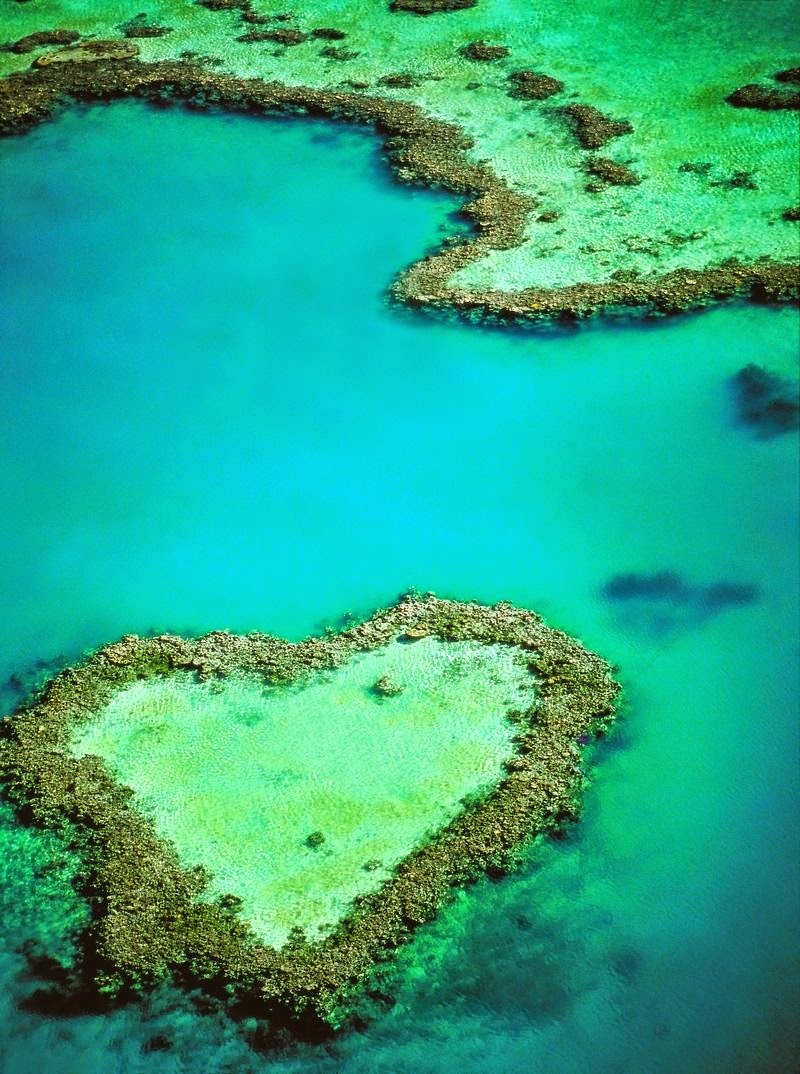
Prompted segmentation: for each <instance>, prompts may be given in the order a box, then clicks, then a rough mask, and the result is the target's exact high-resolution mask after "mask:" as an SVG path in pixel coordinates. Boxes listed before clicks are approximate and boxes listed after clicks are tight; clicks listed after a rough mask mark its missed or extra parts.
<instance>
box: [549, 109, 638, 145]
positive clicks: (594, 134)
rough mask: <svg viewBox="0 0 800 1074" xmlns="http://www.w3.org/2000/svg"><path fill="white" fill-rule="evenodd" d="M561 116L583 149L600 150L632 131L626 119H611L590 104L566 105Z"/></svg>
mask: <svg viewBox="0 0 800 1074" xmlns="http://www.w3.org/2000/svg"><path fill="white" fill-rule="evenodd" d="M561 114H562V115H563V116H565V117H566V118H567V120H568V121H569V123H570V125H571V126H572V129H573V130H574V132H575V137H576V138H577V139H578V141H579V143H580V144H581V146H582V148H583V149H601V148H602V147H603V146H604V145H605V144H606V142H609V141H610V140H611V139H612V138H619V137H620V135H623V134H630V133H631V132H632V131H633V126H632V124H631V123H629V122H628V120H627V119H612V118H611V116H607V115H606V114H605V112H601V111H600V109H599V108H594V107H593V106H592V105H590V104H568V105H566V106H565V107H564V108H562V109H561Z"/></svg>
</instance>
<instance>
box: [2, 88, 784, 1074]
mask: <svg viewBox="0 0 800 1074" xmlns="http://www.w3.org/2000/svg"><path fill="white" fill-rule="evenodd" d="M0 150H1V152H0V204H2V206H3V210H4V211H3V212H2V213H0V258H2V265H0V281H1V282H0V288H1V289H2V293H0V307H1V308H2V310H3V316H2V319H1V320H0V412H1V413H2V415H3V420H2V423H0V497H1V498H2V501H1V502H2V504H3V512H2V519H3V524H2V526H0V606H1V607H2V608H3V615H2V617H0V664H1V665H2V668H1V670H0V675H2V678H3V679H4V680H5V679H6V677H8V676H17V677H18V678H16V679H15V678H12V679H10V681H9V682H8V683H7V685H6V687H5V690H4V695H5V697H6V701H7V705H11V704H13V703H14V701H15V699H16V698H17V697H18V696H19V692H20V687H23V688H24V685H25V683H32V682H34V681H35V680H36V678H37V676H38V677H40V676H41V675H42V674H45V673H46V671H47V667H45V666H43V663H42V662H44V664H45V665H47V664H48V663H49V662H54V663H55V664H58V663H59V662H63V661H65V660H70V659H73V658H75V657H76V656H77V655H79V654H80V652H81V651H82V650H83V649H85V648H86V647H89V646H94V645H98V644H102V643H103V642H105V641H108V640H111V639H113V638H115V637H117V636H119V635H120V634H122V633H124V632H126V631H139V632H144V631H148V630H151V629H153V630H164V629H170V630H177V631H185V632H191V633H198V632H201V631H205V630H208V629H213V628H217V627H228V628H230V629H233V630H250V629H261V630H267V631H271V632H275V633H280V634H284V635H285V636H287V637H290V638H299V637H301V636H303V635H306V634H308V633H310V632H313V631H316V630H318V629H320V627H321V626H323V625H325V624H326V623H335V622H336V621H337V620H338V617H339V616H340V615H341V614H342V613H343V612H345V611H350V612H353V613H355V614H362V613H363V614H367V613H369V612H370V611H372V610H373V609H374V608H375V607H376V606H378V605H381V604H384V603H386V602H387V601H390V600H392V599H393V598H394V597H395V595H396V594H397V593H398V592H400V591H401V590H404V589H406V588H408V587H409V586H411V585H416V586H417V587H419V588H420V589H423V590H427V589H432V590H435V591H436V592H438V593H439V594H440V595H442V596H453V597H457V598H462V599H465V598H470V597H474V598H478V599H480V600H485V601H494V600H497V599H501V598H506V599H510V600H512V601H514V602H516V603H519V604H521V605H525V606H530V607H534V608H535V609H536V610H538V611H539V612H541V613H542V614H543V615H545V616H546V618H547V619H548V621H549V622H550V623H552V624H553V625H555V626H558V627H561V628H563V629H566V630H568V631H570V632H572V633H574V634H576V635H577V636H579V637H580V638H581V639H582V640H583V641H584V642H585V643H586V644H587V645H589V646H590V647H592V648H594V649H596V650H597V651H598V652H600V653H601V654H602V655H604V656H605V657H607V658H608V659H609V660H611V661H613V662H615V663H618V664H619V665H620V667H621V677H622V679H623V681H624V684H625V689H626V704H625V709H624V713H623V718H622V720H621V722H620V724H619V727H618V730H617V732H616V733H615V734H614V735H613V736H612V738H611V740H610V741H609V742H607V743H606V744H604V745H603V746H602V747H600V748H598V749H597V750H596V751H595V754H594V756H593V764H592V768H591V773H590V774H591V783H590V785H589V786H588V788H587V791H586V796H585V808H584V815H583V817H582V820H581V822H580V823H579V824H578V825H577V826H575V827H574V828H573V829H572V830H571V831H570V832H569V834H568V835H567V837H566V838H565V839H563V840H560V841H557V842H553V841H546V842H542V843H541V844H539V845H537V846H536V847H535V848H534V850H533V852H532V854H531V856H530V860H529V861H528V863H527V864H526V866H525V867H524V868H523V869H521V870H520V871H519V872H518V873H517V874H515V875H514V876H511V877H508V878H506V879H505V880H503V881H501V882H489V881H486V882H484V883H481V884H478V885H476V886H475V887H473V888H471V889H469V890H468V891H466V892H464V893H462V894H460V895H459V896H458V897H457V898H456V899H455V900H454V902H453V904H452V905H451V906H450V907H449V908H448V909H447V910H446V911H445V912H444V913H443V914H442V915H441V916H440V918H439V919H438V920H437V921H436V922H435V923H433V924H432V925H430V926H428V927H426V928H425V929H423V930H422V931H421V932H420V934H419V935H418V936H417V938H416V939H415V941H414V943H413V944H412V945H410V946H409V947H408V948H407V949H405V950H404V951H403V952H402V953H401V954H400V956H399V958H398V959H397V962H396V964H395V965H394V966H393V967H391V968H390V969H388V970H387V972H386V981H385V982H384V986H383V987H384V990H385V991H386V993H387V994H391V995H392V996H393V997H394V998H395V1000H396V1002H395V1003H394V1005H393V1006H391V1007H389V1006H385V1005H381V1006H378V1005H375V1009H372V1010H370V1011H369V1012H368V1013H369V1014H370V1018H369V1019H368V1020H367V1022H366V1024H365V1026H364V1028H363V1029H361V1030H358V1031H353V1032H350V1033H347V1034H344V1035H343V1036H341V1037H340V1038H338V1039H337V1040H336V1042H335V1043H333V1044H332V1045H330V1046H327V1047H325V1046H319V1047H315V1046H299V1047H298V1048H294V1049H290V1050H289V1051H288V1052H287V1053H286V1054H280V1055H276V1054H267V1055H265V1054H262V1053H257V1052H254V1051H252V1050H251V1049H250V1048H249V1047H248V1044H247V1042H246V1040H245V1038H244V1035H243V1033H242V1032H241V1031H239V1030H237V1029H236V1028H235V1027H234V1026H232V1025H231V1024H230V1023H228V1022H225V1021H224V1020H222V1019H220V1018H218V1017H217V1016H211V1015H208V1016H201V1015H199V1014H197V1013H195V1012H194V1011H193V1010H192V1008H191V1006H190V1004H189V1003H188V1002H187V1001H186V1000H184V999H183V998H181V997H180V996H176V995H173V994H171V993H168V992H162V993H159V994H158V995H156V996H154V997H153V999H152V1000H151V1001H150V1002H148V1003H147V1004H144V1005H143V1006H141V1007H134V1008H130V1009H127V1010H123V1011H120V1012H116V1013H114V1014H112V1015H108V1016H103V1017H100V1016H96V1015H85V1016H82V1017H78V1018H67V1019H58V1018H54V1017H46V1016H44V1015H42V1014H41V1013H37V1012H36V1011H32V1010H30V1009H28V1007H29V1005H26V1003H25V997H26V996H29V995H30V993H31V991H32V989H33V988H34V987H35V984H36V982H35V980H32V979H31V976H30V974H29V973H28V974H26V972H25V970H24V960H23V959H22V957H21V955H20V954H19V948H20V945H21V944H22V943H23V942H24V941H25V940H26V939H30V938H31V937H34V938H38V939H39V940H40V942H41V944H42V945H43V947H44V949H45V950H58V949H60V947H61V946H62V945H63V943H64V942H66V935H67V933H68V930H69V927H70V926H73V925H74V924H75V922H76V921H77V920H78V919H79V917H80V907H79V906H78V905H77V904H76V903H75V901H74V900H71V899H70V898H69V897H68V887H67V885H66V883H65V882H64V875H65V865H64V863H63V861H62V857H63V856H62V855H61V853H60V852H58V851H57V850H56V849H55V848H54V847H53V846H52V845H51V844H50V843H48V842H47V841H46V840H44V839H42V838H41V837H38V836H34V835H32V834H31V833H29V832H26V831H24V830H21V829H19V828H16V827H15V826H14V825H13V823H12V822H11V821H10V819H9V818H8V817H7V816H6V819H5V822H4V827H3V828H2V840H3V842H2V859H3V867H2V868H3V881H4V885H3V911H4V916H3V925H4V927H3V940H4V954H3V958H2V964H1V967H2V974H3V984H4V987H3V989H2V992H0V995H2V1004H3V1019H4V1025H5V1036H4V1038H3V1040H2V1041H0V1065H2V1069H3V1070H4V1071H8V1072H9V1074H28V1072H34V1071H36V1072H38V1071H41V1070H47V1071H53V1072H57V1074H67V1072H70V1074H71V1072H83V1071H86V1070H95V1069H100V1070H103V1071H119V1072H126V1074H127V1072H134V1071H137V1072H138V1071H140V1070H142V1071H144V1070H152V1071H159V1072H162V1071H163V1072H178V1071H180V1072H183V1071H192V1072H194V1071H203V1072H206V1071H234V1070H235V1071H250V1070H252V1071H263V1070H285V1071H292V1072H294V1071H298V1072H300V1071H302V1072H311V1071H320V1072H322V1071H324V1072H331V1074H332V1072H334V1071H336V1072H338V1071H346V1072H348V1074H350V1072H359V1074H362V1072H367V1071H369V1072H372V1071H392V1072H395V1071H398V1072H405V1071H408V1072H411V1071H423V1072H431V1074H433V1072H437V1074H438V1072H440V1071H441V1072H445V1071H452V1070H454V1069H464V1070H476V1071H484V1070H485V1071H489V1072H491V1071H495V1072H498V1074H499V1072H504V1074H505V1072H507V1071H517V1070H520V1069H522V1070H526V1071H534V1072H540V1071H541V1072H547V1074H550V1072H557V1074H562V1072H563V1074H573V1072H574V1074H577V1072H581V1074H582V1072H584V1071H588V1072H591V1074H595V1072H598V1074H606V1072H608V1074H611V1072H614V1074H616V1072H618V1071H647V1072H651V1071H652V1072H654V1074H655V1072H657V1074H662V1072H663V1074H684V1072H685V1074H695V1072H698V1071H702V1072H710V1074H763V1072H769V1074H783V1072H791V1071H793V1070H795V1069H796V1061H797V1056H798V1039H797V1037H798V1032H797V1031H798V1026H797V1016H796V1011H797V1009H798V1006H799V1005H798V998H800V995H799V993H800V988H798V985H799V984H800V980H798V977H799V976H800V973H799V971H798V954H799V953H800V952H799V951H798V948H800V943H799V942H798V938H797V930H796V917H797V908H798V900H799V899H800V884H799V883H798V881H799V879H800V877H799V876H798V860H800V855H799V854H798V851H800V832H799V831H798V822H797V812H798V797H799V795H798V791H800V787H799V786H798V782H799V781H798V766H797V756H798V754H797V747H798V733H797V704H796V698H797V673H796V653H797V642H798V616H797V610H798V609H797V603H798V602H797V593H798V585H797V581H798V578H797V561H796V542H797V537H798V533H797V530H798V525H797V518H798V497H797V438H796V436H793V435H789V436H784V437H777V438H773V439H761V438H759V437H758V436H756V435H755V434H754V431H753V429H751V428H749V427H747V426H745V425H743V424H741V423H740V422H739V421H737V417H736V412H735V409H734V407H733V402H732V397H731V391H730V384H729V380H730V377H731V376H732V375H733V374H735V373H736V371H737V370H739V369H740V368H741V367H742V366H744V365H745V364H747V363H748V362H757V363H759V364H762V365H765V366H767V367H768V368H770V369H772V370H774V371H776V372H781V373H783V374H785V375H787V376H793V377H796V375H797V369H796V355H797V347H798V321H797V313H796V311H793V310H788V309H785V310H779V311H775V310H769V309H758V308H754V307H735V306H732V307H729V308H726V309H720V310H717V311H713V312H709V313H705V314H702V315H699V316H692V317H684V318H680V319H676V320H671V321H662V322H658V323H653V324H631V325H624V324H615V325H613V326H612V325H594V326H591V327H586V328H584V329H582V330H580V331H578V332H564V331H560V330H559V331H556V330H551V331H537V332H516V333H511V332H501V331H491V330H479V329H476V328H474V327H467V326H463V325H456V324H447V323H440V322H436V321H432V320H429V319H426V318H424V317H423V316H421V315H412V314H409V313H404V312H402V311H396V310H391V309H388V308H387V306H386V304H385V301H384V289H385V287H386V286H387V285H388V283H389V282H390V280H391V278H392V276H393V274H394V273H395V272H397V271H398V270H399V269H400V268H401V267H402V266H403V265H405V264H406V263H408V262H409V261H410V260H411V259H412V258H415V257H417V256H419V254H420V252H422V251H423V250H425V249H426V248H429V247H431V246H432V245H433V244H434V243H435V242H437V241H438V240H439V239H440V238H441V235H442V229H443V228H444V229H445V230H452V229H453V228H454V227H455V226H456V224H455V223H454V222H453V221H452V219H451V218H450V216H449V215H448V214H449V213H451V212H452V210H453V209H454V208H455V207H456V203H455V202H454V201H453V200H451V199H449V198H447V197H444V196H441V195H435V194H432V193H430V192H425V191H418V192H414V191H410V190H408V189H400V188H398V187H395V186H393V185H392V183H391V182H390V181H389V178H388V172H387V171H386V169H385V167H384V165H383V163H382V162H381V160H380V156H379V153H378V151H377V149H376V147H375V143H374V142H373V140H372V139H370V137H369V136H368V135H366V134H363V133H360V132H356V131H350V130H345V129H341V130H340V129H332V128H328V127H325V126H322V125H317V124H314V123H294V124H293V123H288V122H287V123H284V122H272V121H260V122H259V121H254V120H248V119H245V118H242V117H239V118H236V119H230V118H224V117H220V116H215V117H203V116H197V115H192V114H186V113H182V112H177V111H176V112H166V113H153V112H149V111H147V110H145V109H144V108H142V107H140V106H138V105H133V104H120V105H115V106H112V107H102V108H97V109H94V110H90V111H83V112H74V113H71V114H68V115H65V116H63V117H62V118H60V119H59V120H58V121H57V122H55V123H53V124H51V125H49V126H45V127H42V128H40V129H39V130H36V131H34V132H32V133H31V134H30V135H28V136H26V137H25V138H24V139H19V140H10V141H7V142H5V143H4V144H3V145H2V147H0ZM9 210H10V211H9ZM662 571H670V572H674V573H675V574H676V575H678V576H679V577H680V579H681V580H682V583H683V584H676V585H673V586H671V587H667V588H666V591H664V590H663V589H662V590H661V591H659V590H658V589H657V587H655V588H654V587H651V589H650V591H649V593H648V592H645V591H642V592H640V594H639V596H638V597H630V598H628V599H619V598H616V599H615V598H614V596H613V594H614V592H615V590H614V589H613V587H612V589H611V590H607V589H606V588H605V587H606V586H607V585H608V582H609V580H610V579H612V578H613V577H615V576H617V575H619V574H622V573H626V572H637V573H639V574H643V575H648V576H650V575H653V574H655V573H656V572H662ZM720 583H724V584H725V586H724V587H721V586H720ZM20 680H21V681H20ZM156 1034H161V1035H163V1037H164V1039H163V1040H157V1043H158V1045H159V1046H161V1045H163V1046H164V1048H163V1049H162V1048H161V1047H156V1045H155V1044H154V1043H153V1041H154V1039H157V1038H156ZM167 1045H168V1047H167Z"/></svg>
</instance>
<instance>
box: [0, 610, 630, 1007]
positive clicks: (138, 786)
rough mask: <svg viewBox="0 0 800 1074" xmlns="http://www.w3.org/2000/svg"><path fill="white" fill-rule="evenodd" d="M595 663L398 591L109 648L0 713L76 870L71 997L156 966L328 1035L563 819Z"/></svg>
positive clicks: (121, 987) (599, 671)
mask: <svg viewBox="0 0 800 1074" xmlns="http://www.w3.org/2000/svg"><path fill="white" fill-rule="evenodd" d="M617 691H618V686H617V684H616V683H615V681H614V680H613V678H612V676H611V670H610V668H609V666H608V665H607V664H606V663H605V662H604V661H603V660H602V659H600V658H599V657H597V656H595V655H594V654H592V653H590V652H588V651H587V650H586V649H584V648H583V647H582V646H581V645H580V644H579V643H578V642H577V641H575V640H574V639H572V638H570V637H569V636H568V635H566V634H563V633H562V632H560V631H557V630H553V629H551V628H549V627H547V626H545V625H544V623H543V622H542V621H541V620H540V619H539V618H538V617H537V616H536V615H534V614H533V613H532V612H528V611H523V610H520V609H517V608H514V607H512V606H510V605H507V604H498V605H495V606H493V607H487V606H483V605H478V604H463V603H459V602H456V601H446V600H440V599H437V598H435V597H433V596H429V597H427V598H417V597H408V598H405V599H402V600H401V601H400V602H399V603H397V604H396V605H394V606H392V607H390V608H387V609H385V610H383V611H381V612H378V613H377V614H376V615H375V616H373V617H372V618H371V619H369V620H367V621H366V622H364V623H362V624H360V625H359V626H356V627H353V628H352V629H350V630H347V631H345V632H343V633H340V634H333V635H327V636H324V637H319V638H310V639H308V640H306V641H303V642H299V643H297V644H292V643H289V642H285V641H282V640H280V639H278V638H273V637H269V636H267V635H262V634H249V635H246V636H237V635H233V634H228V633H221V632H220V633H213V634H209V635H207V636H205V637H203V638H199V639H195V640H189V639H183V638H179V637H176V636H172V635H162V636H159V637H154V638H141V637H136V636H133V635H131V636H127V637H125V638H123V639H122V640H121V641H119V642H117V643H115V644H112V645H108V646H106V647H105V648H103V649H100V650H99V651H98V652H96V653H95V654H94V655H93V656H91V657H90V658H89V659H88V660H87V661H85V662H84V663H82V664H80V665H78V666H76V667H72V668H68V669H66V670H65V671H62V672H61V673H60V674H59V675H57V676H56V677H55V678H54V679H53V680H52V681H51V682H50V683H49V684H48V685H47V686H46V687H45V688H44V690H43V691H42V694H41V696H40V697H39V698H38V699H36V700H34V701H33V702H32V703H31V704H29V705H28V706H27V707H26V708H23V709H22V710H21V711H20V712H18V713H16V714H15V715H14V716H13V717H12V718H7V719H6V720H4V721H3V732H4V736H5V737H4V741H3V747H2V752H1V753H0V758H1V759H2V770H3V775H4V779H5V782H6V786H7V793H8V795H9V797H10V799H11V801H12V802H14V803H15V804H16V805H17V806H18V808H19V809H20V810H21V811H22V812H23V814H24V815H26V816H28V817H29V818H30V819H31V820H32V821H33V822H34V823H36V824H37V825H40V826H42V827H45V828H54V829H56V830H57V831H59V832H62V833H65V834H66V835H67V837H68V838H69V839H70V841H71V842H72V843H73V844H74V846H75V847H76V848H77V849H78V850H79V852H80V853H81V854H82V855H83V856H84V857H85V860H86V863H87V869H88V873H89V876H88V878H87V882H86V888H87V891H88V892H89V893H90V894H91V899H92V903H93V906H94V908H95V917H94V921H93V923H92V926H91V930H90V938H89V941H88V943H87V944H86V945H85V950H86V951H87V952H89V953H90V954H89V958H90V961H91V967H92V968H91V975H92V978H93V981H92V984H93V987H94V988H96V989H97V990H99V991H100V992H102V993H104V994H106V995H117V996H119V995H122V996H124V995H128V994H130V993H131V992H135V991H137V990H139V989H141V988H143V987H146V986H148V985H150V984H153V983H154V982H156V981H157V980H159V979H160V978H163V977H164V976H165V975H167V974H169V973H173V974H175V975H176V976H177V977H178V978H181V979H183V980H184V981H189V982H192V983H195V984H201V985H203V986H206V987H209V988H211V989H215V988H220V987H222V988H225V989H227V990H228V994H229V995H230V994H233V993H235V994H236V995H237V996H239V997H240V998H241V997H244V996H247V997H248V999H249V1000H251V1001H257V1002H258V1003H259V1004H260V1005H261V1006H262V1008H263V1011H264V1012H265V1013H266V1012H268V1011H269V1010H270V1009H273V1008H275V1007H279V1008H281V1009H286V1008H288V1010H289V1011H290V1012H291V1013H292V1015H294V1016H296V1017H307V1016H308V1015H309V1013H310V1012H312V1013H313V1015H315V1016H318V1017H321V1018H323V1019H327V1020H329V1021H330V1022H332V1023H336V1022H337V1021H339V1020H341V1018H342V1016H343V1011H345V1010H346V1005H347V998H348V995H349V994H350V993H351V992H352V990H353V988H354V986H355V985H356V984H357V982H358V981H360V980H361V979H362V978H363V977H364V976H365V975H366V974H367V973H368V972H369V970H370V968H371V967H372V966H373V964H374V963H375V962H376V961H377V960H378V959H380V958H381V957H382V956H385V955H386V953H387V952H388V951H390V950H391V949H392V948H394V947H396V946H397V945H398V944H400V943H401V942H403V941H404V940H405V939H407V938H408V937H409V935H410V934H411V932H412V931H413V929H414V927H415V926H417V925H419V924H421V923H422V922H424V921H426V920H428V919H430V918H431V917H432V916H433V915H434V914H435V912H436V910H437V909H438V907H439V906H440V905H441V904H442V902H443V901H444V900H446V898H447V897H448V895H449V894H450V892H451V890H452V888H453V886H454V885H456V884H460V883H463V882H465V881H468V880H470V879H474V878H475V877H477V876H478V875H480V874H481V873H482V872H485V871H487V870H490V871H495V872H499V871H503V870H506V869H508V868H509V867H510V866H511V865H512V864H513V862H514V861H515V858H516V856H517V855H518V852H519V851H520V849H521V848H522V846H523V845H524V844H525V843H526V842H527V841H528V840H530V839H531V838H532V837H533V836H535V835H537V834H539V833H541V832H544V831H547V830H551V829H553V828H555V827H557V826H559V825H560V824H562V823H563V822H564V821H565V820H567V819H568V818H571V817H574V816H575V815H576V812H577V808H578V795H579V791H580V787H581V761H580V746H581V745H586V744H587V742H588V741H589V740H590V737H591V736H593V735H596V734H597V733H599V732H601V731H603V730H604V729H605V728H606V727H607V726H608V725H609V723H610V721H611V719H612V717H613V712H614V703H615V698H616V695H617Z"/></svg>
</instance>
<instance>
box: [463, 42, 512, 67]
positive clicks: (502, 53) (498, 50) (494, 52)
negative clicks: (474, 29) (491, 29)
mask: <svg viewBox="0 0 800 1074" xmlns="http://www.w3.org/2000/svg"><path fill="white" fill-rule="evenodd" d="M461 51H462V52H463V53H464V55H465V56H466V57H467V59H468V60H476V61H477V62H478V63H493V62H494V61H495V60H502V59H504V58H505V57H506V56H508V55H509V53H510V51H511V50H510V49H508V48H506V46H505V45H489V44H487V43H486V41H483V40H481V41H470V43H469V44H468V45H465V46H464V48H463V49H462V50H461Z"/></svg>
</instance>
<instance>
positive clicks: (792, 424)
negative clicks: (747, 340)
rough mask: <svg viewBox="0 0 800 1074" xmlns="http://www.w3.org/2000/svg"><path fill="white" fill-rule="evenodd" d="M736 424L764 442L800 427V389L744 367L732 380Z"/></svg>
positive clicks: (760, 370) (756, 368) (752, 367)
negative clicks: (737, 421)
mask: <svg viewBox="0 0 800 1074" xmlns="http://www.w3.org/2000/svg"><path fill="white" fill-rule="evenodd" d="M731 388H732V390H733V397H734V402H735V405H736V411H737V415H738V418H739V421H740V422H742V423H743V424H744V425H748V426H749V427H750V428H751V429H753V431H754V432H755V433H756V434H757V435H758V436H760V437H761V438H763V439H766V438H769V437H773V436H780V435H781V434H783V433H789V432H792V431H793V430H795V429H797V428H798V426H799V425H800V386H798V385H797V384H791V383H790V382H789V381H788V380H786V379H784V378H783V377H779V376H778V375H777V374H776V373H770V372H769V370H767V369H764V368H762V367H761V366H759V365H754V364H751V365H746V366H745V367H744V368H743V369H740V370H739V372H738V373H737V374H736V375H735V376H734V377H733V378H732V380H731Z"/></svg>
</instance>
